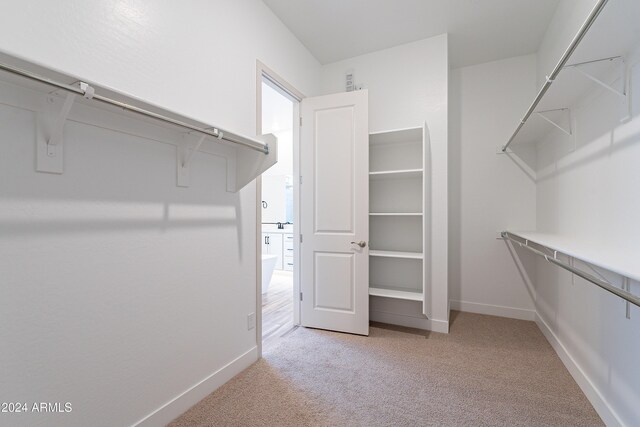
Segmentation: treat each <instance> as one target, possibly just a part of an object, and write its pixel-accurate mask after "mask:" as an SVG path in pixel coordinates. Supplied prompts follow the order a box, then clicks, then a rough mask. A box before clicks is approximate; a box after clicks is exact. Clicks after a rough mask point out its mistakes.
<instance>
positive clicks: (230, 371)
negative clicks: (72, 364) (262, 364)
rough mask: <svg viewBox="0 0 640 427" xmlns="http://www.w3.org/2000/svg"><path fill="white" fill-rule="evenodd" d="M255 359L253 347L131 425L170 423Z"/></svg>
mask: <svg viewBox="0 0 640 427" xmlns="http://www.w3.org/2000/svg"><path fill="white" fill-rule="evenodd" d="M257 360H258V348H257V347H253V348H251V350H249V351H247V352H246V353H244V354H242V355H241V356H239V357H238V358H236V359H234V360H232V361H231V362H229V363H228V364H227V365H225V366H223V367H222V368H220V369H218V370H217V371H215V372H214V373H212V374H211V375H209V376H208V377H206V378H205V379H203V380H202V381H200V382H198V383H196V384H194V385H193V386H191V387H190V388H188V389H187V390H185V391H184V392H182V393H180V394H179V395H177V396H176V397H174V398H173V399H171V400H170V401H168V402H167V403H165V404H164V405H162V406H160V407H159V408H158V409H156V410H155V411H153V412H152V413H150V414H149V415H147V416H146V417H144V418H142V419H141V420H140V421H137V422H135V423H134V424H132V426H136V427H137V426H160V425H166V424H168V423H170V422H171V421H173V420H174V419H176V418H177V417H179V416H180V415H182V414H184V413H185V412H186V411H187V410H188V409H189V408H191V407H192V406H193V405H195V404H196V403H198V402H200V401H201V400H202V399H204V398H205V397H206V396H208V395H209V394H211V393H213V392H214V391H215V390H216V389H218V387H220V386H221V385H223V384H224V383H226V382H227V381H229V380H230V379H231V378H233V377H235V376H236V375H238V374H239V373H240V372H242V371H244V370H245V369H246V368H248V367H249V366H251V365H252V364H253V363H254V362H256V361H257Z"/></svg>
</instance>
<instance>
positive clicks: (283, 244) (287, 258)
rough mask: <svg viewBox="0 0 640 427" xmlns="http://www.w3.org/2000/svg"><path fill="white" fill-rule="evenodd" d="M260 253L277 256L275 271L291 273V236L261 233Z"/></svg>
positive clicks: (287, 234) (289, 234)
mask: <svg viewBox="0 0 640 427" xmlns="http://www.w3.org/2000/svg"><path fill="white" fill-rule="evenodd" d="M262 253H263V254H269V255H277V256H278V261H277V262H276V270H287V271H293V234H291V233H262Z"/></svg>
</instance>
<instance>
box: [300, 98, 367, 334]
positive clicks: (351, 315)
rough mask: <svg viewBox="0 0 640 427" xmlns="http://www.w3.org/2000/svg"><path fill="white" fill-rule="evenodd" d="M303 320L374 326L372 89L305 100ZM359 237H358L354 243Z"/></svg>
mask: <svg viewBox="0 0 640 427" xmlns="http://www.w3.org/2000/svg"><path fill="white" fill-rule="evenodd" d="M301 110H302V114H301V115H302V127H301V135H302V139H301V145H300V154H301V156H300V159H301V173H302V179H303V180H302V185H301V187H300V209H301V215H300V217H301V219H300V230H301V234H302V237H303V240H302V244H301V245H300V251H301V256H300V259H301V266H300V268H301V291H302V303H301V324H302V325H303V326H309V327H314V328H321V329H329V330H335V331H342V332H349V333H355V334H361V335H368V334H369V249H368V245H366V246H364V247H361V246H359V245H358V244H356V243H358V242H360V241H363V242H367V241H368V239H369V203H368V200H369V141H368V138H369V137H368V128H369V126H368V96H367V92H366V91H358V92H349V93H340V94H334V95H327V96H321V97H315V98H306V99H304V100H303V101H302V103H301ZM354 242H355V243H354Z"/></svg>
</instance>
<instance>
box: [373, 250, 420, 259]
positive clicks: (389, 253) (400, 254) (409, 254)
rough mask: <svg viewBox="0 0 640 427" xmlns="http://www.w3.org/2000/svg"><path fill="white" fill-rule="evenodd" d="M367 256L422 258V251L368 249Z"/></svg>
mask: <svg viewBox="0 0 640 427" xmlns="http://www.w3.org/2000/svg"><path fill="white" fill-rule="evenodd" d="M369 256H376V257H383V258H404V259H423V258H424V255H423V254H422V252H400V251H376V250H373V249H372V250H370V251H369Z"/></svg>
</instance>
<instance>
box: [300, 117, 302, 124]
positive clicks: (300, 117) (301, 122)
mask: <svg viewBox="0 0 640 427" xmlns="http://www.w3.org/2000/svg"><path fill="white" fill-rule="evenodd" d="M300 126H302V116H300Z"/></svg>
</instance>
